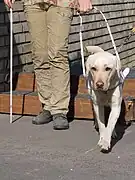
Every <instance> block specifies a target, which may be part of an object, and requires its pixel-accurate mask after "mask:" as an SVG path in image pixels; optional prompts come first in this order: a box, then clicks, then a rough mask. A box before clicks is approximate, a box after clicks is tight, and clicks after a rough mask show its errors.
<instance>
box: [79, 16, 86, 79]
mask: <svg viewBox="0 0 135 180" xmlns="http://www.w3.org/2000/svg"><path fill="white" fill-rule="evenodd" d="M79 17H80V32H79V35H80V47H81V59H82V69H83V76H84V77H85V76H86V71H85V62H84V52H83V50H84V49H83V40H82V28H83V24H82V16H81V15H80V14H79Z"/></svg>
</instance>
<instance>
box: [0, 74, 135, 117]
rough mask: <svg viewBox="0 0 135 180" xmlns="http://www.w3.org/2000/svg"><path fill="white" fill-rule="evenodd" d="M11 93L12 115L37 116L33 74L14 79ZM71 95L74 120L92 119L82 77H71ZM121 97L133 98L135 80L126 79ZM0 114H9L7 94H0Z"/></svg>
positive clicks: (36, 98) (38, 106)
mask: <svg viewBox="0 0 135 180" xmlns="http://www.w3.org/2000/svg"><path fill="white" fill-rule="evenodd" d="M15 79H16V82H15V83H16V85H14V91H13V113H15V114H21V115H37V114H38V113H39V112H40V110H41V104H40V102H39V100H38V96H37V92H36V91H37V88H36V82H35V75H34V73H20V74H19V75H18V76H17V77H16V78H15ZM71 94H72V95H77V96H76V98H75V99H74V100H72V101H71V102H70V107H69V108H70V110H71V111H70V112H72V113H74V115H75V117H76V118H81V119H82V118H87V119H92V118H93V112H92V107H91V101H90V99H89V96H88V94H87V88H86V81H85V78H83V77H82V76H80V77H79V76H76V75H72V76H71ZM123 96H124V97H125V96H132V97H135V79H134V78H131V79H127V80H126V81H125V84H124V90H123ZM0 112H1V113H9V92H2V93H0Z"/></svg>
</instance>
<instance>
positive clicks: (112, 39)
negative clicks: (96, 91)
mask: <svg viewBox="0 0 135 180" xmlns="http://www.w3.org/2000/svg"><path fill="white" fill-rule="evenodd" d="M94 9H95V10H96V11H99V12H100V14H101V15H102V16H103V18H104V20H105V22H106V25H107V29H108V32H109V35H110V38H111V41H112V45H113V47H114V50H115V54H116V57H117V65H116V66H117V70H118V71H119V65H120V57H119V54H118V51H117V47H116V45H115V42H114V38H113V35H112V33H111V29H110V26H109V24H108V21H107V19H106V17H105V15H104V14H103V13H102V11H100V10H99V9H98V8H96V7H94ZM79 17H80V33H79V34H80V47H81V59H82V69H83V76H84V77H86V70H85V62H84V53H83V40H82V27H83V25H82V17H81V15H80V14H79ZM118 73H119V74H120V78H122V79H124V77H125V76H124V75H123V72H122V71H120V72H118ZM88 86H89V84H88Z"/></svg>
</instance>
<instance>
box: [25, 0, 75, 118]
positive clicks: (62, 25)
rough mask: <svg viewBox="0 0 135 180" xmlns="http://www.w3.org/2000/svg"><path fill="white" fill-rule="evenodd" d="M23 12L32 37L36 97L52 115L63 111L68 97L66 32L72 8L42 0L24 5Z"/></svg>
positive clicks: (66, 105) (68, 75) (66, 106)
mask: <svg viewBox="0 0 135 180" xmlns="http://www.w3.org/2000/svg"><path fill="white" fill-rule="evenodd" d="M25 13H26V17H27V20H28V24H29V28H30V33H31V37H32V52H33V63H34V70H35V74H36V82H37V88H38V94H39V100H40V101H41V103H42V104H43V108H44V109H46V110H49V111H50V112H51V113H52V115H53V114H57V113H64V114H66V113H67V112H68V106H69V99H70V72H69V62H68V54H67V51H68V36H69V31H70V24H71V20H72V17H73V12H72V10H71V9H70V8H62V7H55V6H50V7H49V6H48V5H47V4H45V3H43V4H37V5H32V6H25Z"/></svg>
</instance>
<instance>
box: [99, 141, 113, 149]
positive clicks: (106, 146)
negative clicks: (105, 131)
mask: <svg viewBox="0 0 135 180" xmlns="http://www.w3.org/2000/svg"><path fill="white" fill-rule="evenodd" d="M110 147H111V143H110V141H107V140H105V139H103V140H102V146H101V151H109V149H110Z"/></svg>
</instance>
